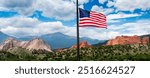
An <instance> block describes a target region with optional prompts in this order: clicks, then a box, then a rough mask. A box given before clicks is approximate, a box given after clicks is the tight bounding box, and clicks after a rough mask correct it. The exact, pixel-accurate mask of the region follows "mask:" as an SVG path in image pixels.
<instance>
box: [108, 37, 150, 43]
mask: <svg viewBox="0 0 150 78" xmlns="http://www.w3.org/2000/svg"><path fill="white" fill-rule="evenodd" d="M142 43H143V44H146V43H149V37H144V38H141V37H140V36H136V35H135V36H118V37H116V38H115V39H111V40H109V41H108V42H107V44H106V45H118V44H120V45H123V44H142Z"/></svg>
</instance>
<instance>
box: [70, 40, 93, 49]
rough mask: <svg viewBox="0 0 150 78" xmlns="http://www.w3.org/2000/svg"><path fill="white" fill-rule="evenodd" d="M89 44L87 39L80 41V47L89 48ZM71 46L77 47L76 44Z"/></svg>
mask: <svg viewBox="0 0 150 78" xmlns="http://www.w3.org/2000/svg"><path fill="white" fill-rule="evenodd" d="M90 47H91V45H89V44H88V42H87V41H83V42H80V48H90ZM71 48H77V45H73V46H72V47H71Z"/></svg>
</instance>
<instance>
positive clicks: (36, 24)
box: [0, 0, 150, 40]
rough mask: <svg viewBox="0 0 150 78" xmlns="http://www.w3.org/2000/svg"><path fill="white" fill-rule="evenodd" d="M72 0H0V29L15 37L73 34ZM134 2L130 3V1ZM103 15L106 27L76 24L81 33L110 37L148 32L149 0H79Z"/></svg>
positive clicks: (82, 35) (149, 20) (74, 15)
mask: <svg viewBox="0 0 150 78" xmlns="http://www.w3.org/2000/svg"><path fill="white" fill-rule="evenodd" d="M75 3H76V0H19V1H18V0H0V31H2V32H4V33H6V34H8V35H11V36H15V37H23V36H40V35H44V34H49V33H55V32H61V33H63V34H66V35H69V36H76V20H75V19H76V4H75ZM133 3H134V4H133ZM79 7H80V8H83V9H86V10H89V11H96V12H100V13H103V14H105V15H106V17H107V24H108V29H102V28H91V27H90V28H87V27H86V28H80V36H81V37H89V38H92V39H99V40H105V39H111V38H115V37H116V36H121V35H129V36H132V35H144V34H150V32H149V31H150V0H79Z"/></svg>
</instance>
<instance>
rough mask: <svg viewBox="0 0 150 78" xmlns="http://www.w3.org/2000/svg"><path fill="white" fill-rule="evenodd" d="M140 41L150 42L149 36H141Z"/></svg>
mask: <svg viewBox="0 0 150 78" xmlns="http://www.w3.org/2000/svg"><path fill="white" fill-rule="evenodd" d="M142 43H143V44H147V43H150V38H149V37H143V38H142Z"/></svg>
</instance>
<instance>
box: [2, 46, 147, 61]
mask: <svg viewBox="0 0 150 78" xmlns="http://www.w3.org/2000/svg"><path fill="white" fill-rule="evenodd" d="M76 55H77V54H76V49H67V50H62V51H61V52H45V51H43V50H34V51H32V52H29V51H28V50H26V49H22V48H17V49H14V50H10V51H7V52H6V51H0V60H2V61H5V60H6V61H14V60H15V61H76V60H77V56H76ZM80 58H81V61H150V44H145V45H143V44H136V45H115V46H99V47H92V48H81V50H80Z"/></svg>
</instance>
